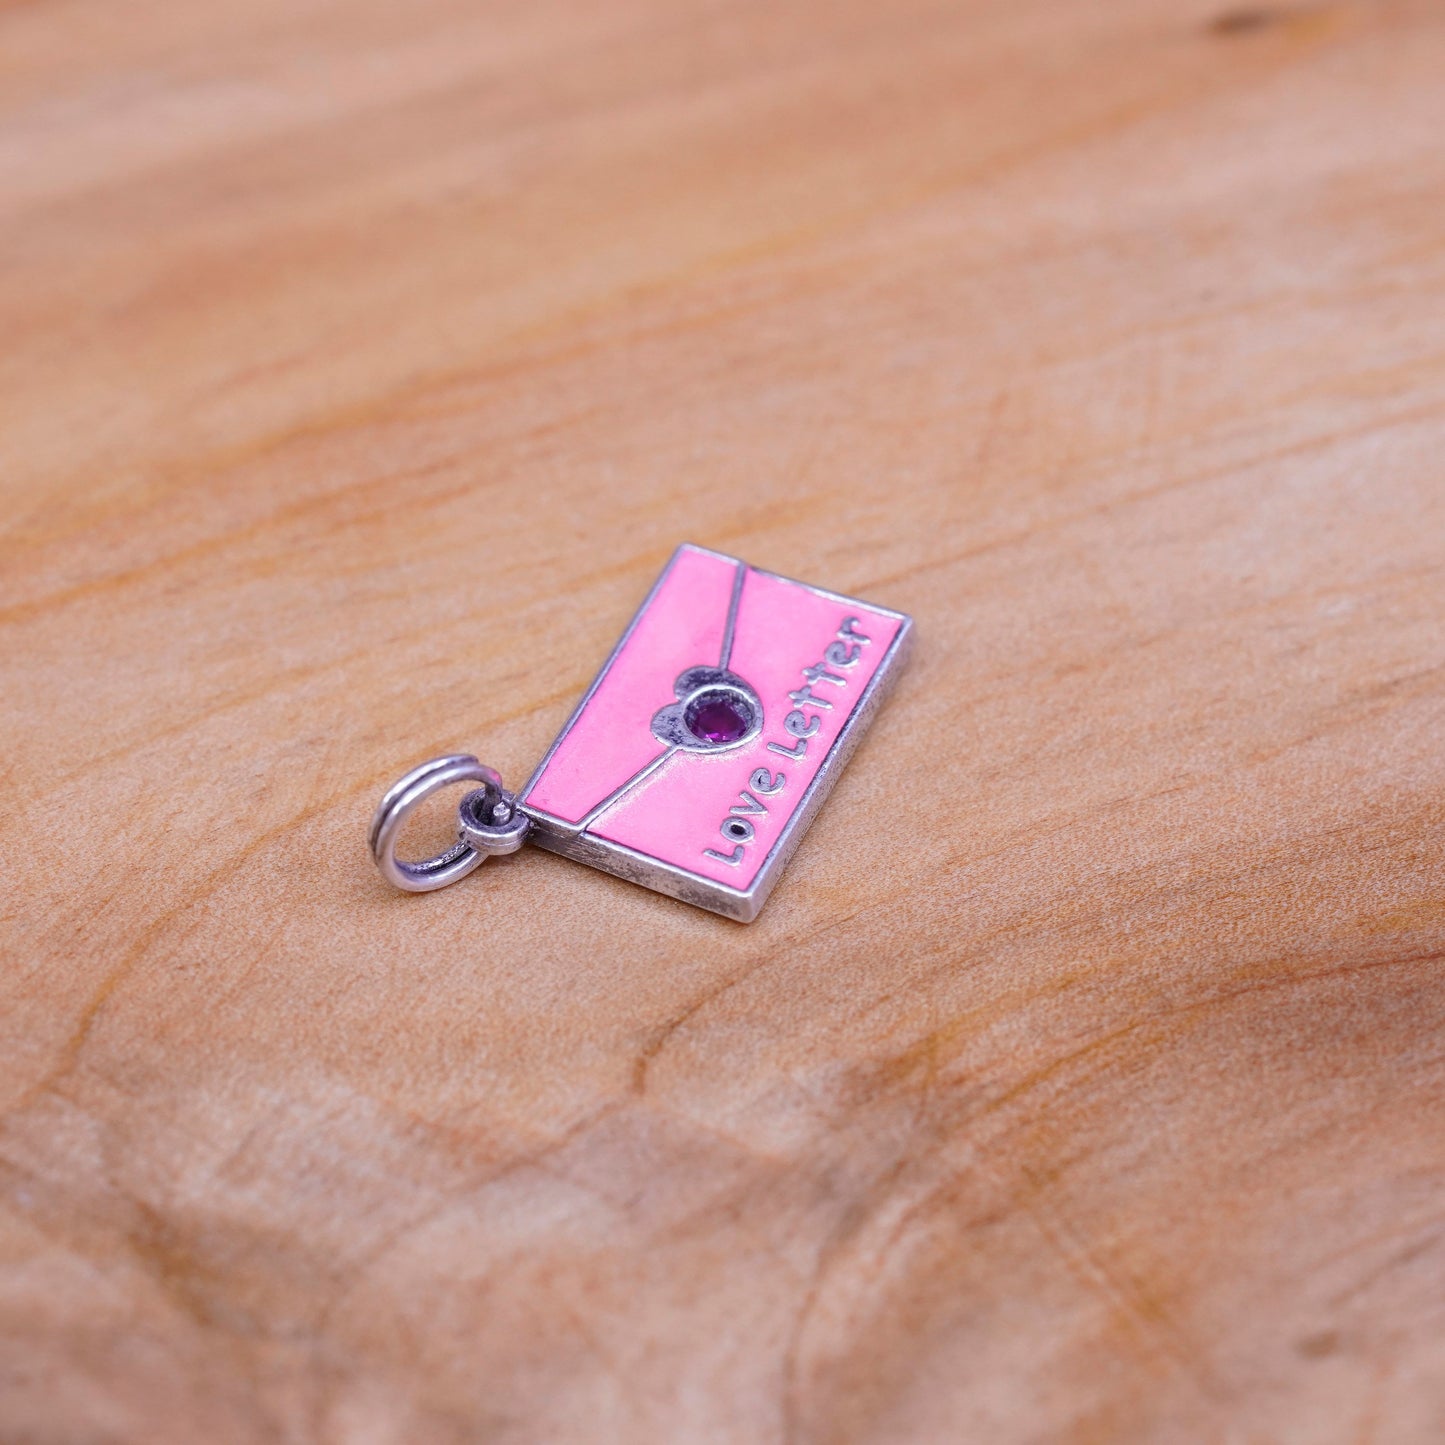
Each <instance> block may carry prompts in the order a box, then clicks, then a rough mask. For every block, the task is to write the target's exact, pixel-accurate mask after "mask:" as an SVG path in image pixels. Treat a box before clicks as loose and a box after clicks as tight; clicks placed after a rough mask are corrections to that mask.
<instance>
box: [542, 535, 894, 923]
mask: <svg viewBox="0 0 1445 1445" xmlns="http://www.w3.org/2000/svg"><path fill="white" fill-rule="evenodd" d="M909 635H910V621H909V619H908V618H907V617H905V616H904V615H903V614H902V613H900V612H893V611H891V610H889V609H888V608H885V607H877V606H874V605H872V604H870V603H866V602H859V601H857V600H856V599H854V598H851V597H840V596H839V595H838V594H837V593H834V592H825V591H823V590H822V589H821V588H818V587H810V586H807V585H806V584H804V583H801V582H793V581H790V580H789V579H788V578H786V577H779V576H776V575H774V574H773V573H771V572H763V571H760V570H759V569H758V568H756V567H749V566H748V565H747V563H745V562H741V561H739V560H738V559H737V558H736V557H727V556H724V555H722V554H721V553H719V552H710V551H707V550H706V549H704V548H702V547H694V546H691V545H685V546H682V547H679V548H678V550H677V551H676V552H675V553H674V554H673V556H672V560H671V561H670V562H669V563H668V564H667V566H666V567H665V568H664V569H663V572H662V575H661V576H660V577H659V578H658V579H657V582H656V584H655V585H654V587H653V589H652V591H651V593H649V594H648V597H647V600H646V601H645V602H644V603H643V604H642V607H641V608H640V609H639V611H638V612H637V615H636V616H635V617H634V618H633V619H632V622H631V624H630V625H629V626H628V628H627V630H626V632H624V633H623V635H622V639H621V641H620V642H619V643H618V644H617V647H616V648H615V649H614V651H613V653H612V656H611V657H609V658H608V659H607V662H606V664H605V665H604V666H603V668H602V671H601V672H600V673H599V674H598V675H597V678H596V680H595V681H594V682H593V684H592V686H591V687H590V688H588V690H587V693H586V695H585V696H584V697H583V699H582V701H581V703H580V704H579V705H578V707H577V710H576V711H575V712H574V713H573V714H572V718H571V720H570V721H569V722H568V724H567V725H566V727H564V728H563V729H562V732H561V734H560V735H559V736H558V738H557V740H556V741H555V742H554V743H553V744H552V746H551V747H550V748H549V749H548V751H547V755H546V756H545V757H544V758H543V759H542V762H541V764H540V766H539V767H538V768H537V770H536V772H535V773H534V774H533V775H532V778H531V780H530V781H529V782H528V783H527V786H526V787H525V788H524V789H523V790H522V792H521V794H520V795H519V796H518V799H517V805H518V807H519V808H520V809H521V811H522V812H524V813H525V814H526V815H527V816H528V817H529V818H530V819H531V820H532V832H531V841H532V842H534V843H538V844H540V845H541V846H542V847H544V848H550V849H552V850H553V851H554V852H557V853H562V854H565V855H566V856H567V857H569V858H576V859H578V860H580V861H581V862H583V863H590V864H592V865H593V867H596V868H603V869H605V870H606V871H607V872H609V873H615V874H617V875H618V876H619V877H622V878H629V879H631V880H632V881H633V882H635V883H642V884H645V885H646V886H647V887H649V888H655V889H657V890H658V891H659V892H662V893H668V894H671V895H672V896H673V897H674V898H681V899H684V900H685V901H686V902H688V903H696V904H699V905H701V906H702V907H704V908H710V909H712V910H713V911H714V912H717V913H723V914H726V915H727V916H728V917H729V918H736V919H741V920H748V919H752V918H754V917H756V916H757V912H758V910H759V909H760V908H761V907H762V905H763V903H764V901H765V900H766V899H767V896H768V894H769V893H770V892H771V891H772V888H773V885H774V884H775V883H776V882H777V880H778V875H779V873H780V872H781V870H782V869H783V867H784V866H785V865H786V864H787V861H788V859H789V857H790V856H791V854H792V852H793V850H794V848H796V847H797V844H798V841H799V839H800V838H801V837H802V835H803V832H804V830H805V829H806V828H807V826H808V824H809V823H810V822H811V821H812V818H813V815H814V813H815V812H816V811H817V809H818V807H819V805H820V804H821V803H822V801H823V799H824V798H825V797H826V796H827V794H828V791H829V789H830V788H831V787H832V786H833V783H834V782H835V781H836V780H837V777H838V773H839V771H840V770H841V768H842V767H843V765H844V764H845V763H846V762H847V760H848V756H849V754H850V753H851V752H852V751H853V748H854V747H855V746H856V744H857V742H858V739H859V738H860V737H861V735H862V733H863V731H864V729H865V728H866V727H867V725H868V722H869V721H870V719H871V718H872V715H873V713H874V711H875V710H876V708H877V707H878V705H879V703H880V702H881V701H882V699H883V697H884V694H885V693H886V691H887V689H888V687H889V685H890V684H891V683H892V682H893V680H894V678H895V677H896V675H897V673H898V669H899V667H900V666H901V664H902V663H903V661H904V657H905V654H906V651H907V647H908V642H909Z"/></svg>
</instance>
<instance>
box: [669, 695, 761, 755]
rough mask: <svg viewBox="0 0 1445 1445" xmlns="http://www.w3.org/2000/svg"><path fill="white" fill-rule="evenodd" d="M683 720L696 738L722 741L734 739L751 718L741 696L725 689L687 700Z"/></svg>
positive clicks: (735, 739) (743, 729)
mask: <svg viewBox="0 0 1445 1445" xmlns="http://www.w3.org/2000/svg"><path fill="white" fill-rule="evenodd" d="M683 721H684V722H685V723H686V724H687V730H688V732H690V733H691V734H692V735H693V737H695V738H697V739H698V741H699V742H704V743H717V744H721V743H735V742H737V740H738V739H739V738H740V737H743V736H744V735H745V734H746V733H747V731H748V728H749V727H751V726H752V721H753V720H752V717H751V716H750V715H749V713H748V711H747V710H746V709H745V708H744V705H743V703H742V701H741V699H739V698H736V697H733V696H732V695H731V694H730V693H726V692H706V693H704V694H703V695H702V696H701V697H698V698H694V699H693V700H692V702H691V703H689V704H688V708H687V712H686V714H685V715H684V717H683Z"/></svg>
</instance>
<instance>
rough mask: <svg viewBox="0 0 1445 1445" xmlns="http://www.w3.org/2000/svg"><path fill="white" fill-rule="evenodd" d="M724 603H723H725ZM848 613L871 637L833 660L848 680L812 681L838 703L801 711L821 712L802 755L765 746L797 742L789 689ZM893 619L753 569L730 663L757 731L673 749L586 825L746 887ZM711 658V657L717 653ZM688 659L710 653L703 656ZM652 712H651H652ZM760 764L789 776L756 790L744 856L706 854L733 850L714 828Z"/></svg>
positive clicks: (874, 663) (850, 705)
mask: <svg viewBox="0 0 1445 1445" xmlns="http://www.w3.org/2000/svg"><path fill="white" fill-rule="evenodd" d="M723 605H724V608H726V603H724V604H723ZM846 617H854V618H856V619H858V623H857V625H858V628H859V630H861V631H863V632H865V633H867V634H868V636H869V637H870V638H871V639H872V641H871V642H869V643H868V644H866V645H864V646H863V647H862V655H861V656H860V657H859V659H858V661H857V662H855V663H854V664H853V665H852V666H851V667H832V666H829V669H828V670H829V671H830V672H833V673H835V674H837V675H839V676H841V677H843V678H844V679H845V680H846V681H845V685H844V686H842V687H837V686H834V685H833V684H830V683H827V682H822V683H819V684H818V685H817V687H816V688H815V691H816V692H818V693H819V694H820V695H822V696H824V697H826V698H828V700H829V701H831V702H833V704H834V706H833V710H832V711H831V712H826V711H823V712H819V711H818V710H816V709H811V708H805V709H804V711H805V713H806V714H807V715H809V716H814V715H816V716H820V717H821V718H822V722H823V726H822V729H821V730H820V731H819V732H818V733H817V734H815V735H814V736H813V737H812V738H810V739H809V740H808V751H807V755H806V757H804V758H803V759H801V760H794V759H792V758H784V757H780V756H779V755H778V754H777V753H774V752H770V751H768V748H767V744H768V743H769V742H777V743H781V744H782V745H784V746H788V747H791V746H793V745H794V744H795V742H796V739H794V738H793V737H792V736H790V734H789V733H788V732H787V730H786V729H785V728H784V726H783V719H784V718H785V717H786V716H787V715H788V713H789V712H791V711H792V710H793V708H794V704H793V703H792V702H791V701H789V699H788V693H789V692H793V691H796V690H797V689H799V688H801V687H802V686H803V685H804V681H805V679H804V677H803V668H805V667H808V666H812V665H815V664H819V663H822V662H823V653H824V651H825V650H826V648H827V647H828V645H829V643H831V642H833V641H835V640H837V634H838V629H839V627H840V626H841V625H842V623H843V620H844V618H846ZM899 625H900V624H899V622H898V621H897V619H896V618H892V617H888V616H885V615H883V614H881V613H878V612H875V611H874V610H873V609H872V608H869V607H866V606H864V605H863V604H862V603H859V602H852V601H847V602H840V601H837V600H835V599H834V598H831V597H822V596H819V595H818V593H816V592H814V591H812V590H811V589H810V588H807V587H804V586H801V585H799V584H798V583H795V582H787V581H784V580H783V579H782V578H779V577H772V576H768V575H766V574H763V573H759V572H753V571H749V572H748V573H747V576H746V579H745V581H744V583H743V592H742V600H741V603H740V605H739V608H738V620H737V627H736V632H735V635H734V641H733V651H732V656H731V659H730V662H729V666H730V667H731V669H732V670H733V671H734V672H736V673H737V674H738V675H739V676H741V677H742V678H744V679H745V680H746V681H747V682H749V683H751V684H752V686H753V687H754V688H755V689H756V691H757V693H758V696H759V697H760V698H761V699H762V704H763V716H764V725H763V731H762V734H761V735H760V736H759V737H758V738H757V739H756V740H755V741H754V742H752V743H750V744H748V745H747V746H746V747H742V748H737V749H733V750H730V751H726V752H718V753H710V754H708V753H688V752H678V753H675V754H674V755H673V756H672V757H671V758H669V759H668V761H667V762H666V763H664V764H663V765H662V767H660V768H659V769H658V770H657V772H656V773H654V774H653V775H652V776H651V777H649V778H648V779H646V781H644V782H643V783H641V784H639V785H638V786H637V787H636V788H634V789H633V790H632V791H631V792H629V793H627V794H626V795H624V796H623V797H622V798H620V799H619V800H618V801H617V802H616V803H614V804H613V805H612V806H611V807H610V808H608V809H607V811H606V812H605V813H603V814H602V815H601V817H600V818H599V819H598V820H597V821H596V822H595V823H594V824H593V825H592V827H591V829H590V830H589V831H590V832H591V833H593V834H595V835H596V836H598V837H599V838H607V839H610V840H611V841H612V842H615V843H621V844H623V845H625V846H626V847H629V848H635V849H636V850H637V851H638V852H641V853H647V854H650V855H651V856H652V857H654V858H660V859H662V860H663V861H664V862H667V863H672V864H675V865H676V866H677V867H679V868H685V869H687V870H688V871H689V872H691V873H697V874H700V875H702V876H703V877H705V878H711V879H714V880H716V881H717V882H719V883H726V884H729V885H731V886H732V887H734V888H739V889H745V888H747V887H748V886H749V884H751V882H752V881H753V879H754V878H755V877H756V876H757V872H758V869H759V868H760V867H761V866H762V864H763V860H764V859H765V858H766V857H767V854H768V850H769V849H770V848H771V847H772V845H773V844H774V843H775V842H776V841H777V839H778V835H779V834H780V833H781V832H782V830H783V828H784V827H785V826H786V824H787V821H788V819H789V818H790V817H791V816H792V814H793V813H794V812H795V811H796V810H797V807H798V805H799V804H800V803H801V802H802V799H803V795H804V793H805V792H806V791H807V788H808V784H809V783H811V782H812V780H813V777H814V775H815V774H816V773H817V770H818V767H819V765H820V764H821V763H822V761H823V759H824V758H825V757H826V756H827V754H828V749H829V747H830V746H831V745H832V743H833V741H834V739H836V738H837V736H838V733H839V732H840V731H841V730H842V727H843V724H844V723H845V722H846V720H847V718H848V717H849V715H850V714H851V713H852V711H853V709H854V708H856V707H857V705H858V703H859V701H860V700H861V699H862V696H863V692H864V689H865V688H866V687H867V684H868V682H869V680H870V679H871V678H872V676H873V674H874V673H875V672H876V671H877V670H878V666H879V664H880V663H881V662H882V660H883V657H884V654H885V653H886V652H887V650H888V647H889V644H890V643H891V642H892V641H893V639H894V637H895V636H896V635H897V632H898V628H899ZM712 656H713V657H714V658H715V657H716V653H715V652H714V653H713V655H712ZM690 660H694V661H699V662H701V661H707V660H710V659H709V658H708V657H707V655H706V654H702V655H699V656H698V657H697V658H696V659H690ZM684 665H686V664H684ZM663 670H664V671H667V669H663ZM677 671H681V668H676V669H674V670H673V671H672V673H671V674H670V676H669V684H670V681H671V676H672V675H675V673H676V672H677ZM671 695H672V694H671V689H670V685H669V688H668V690H667V691H664V692H662V693H659V694H658V695H657V697H658V699H659V701H657V702H655V703H654V705H653V709H652V710H655V708H656V707H658V706H661V705H662V704H663V703H666V702H668V701H670V699H671ZM651 715H652V712H651V711H649V712H648V717H649V718H650V717H651ZM760 767H762V768H768V769H769V770H770V771H772V772H774V773H776V772H779V771H781V772H782V773H784V774H785V775H786V778H787V783H786V785H785V786H784V788H783V789H782V790H781V791H780V792H778V793H776V794H774V795H773V796H772V797H762V796H760V795H759V797H758V801H759V802H761V803H763V804H764V805H765V806H766V807H767V808H768V812H767V813H766V814H748V815H746V816H747V820H748V822H750V823H751V824H752V825H753V827H754V829H755V830H756V836H755V838H754V839H753V841H752V842H750V843H749V844H747V845H746V846H745V847H744V849H743V858H742V861H741V862H740V863H738V864H736V865H733V864H729V863H725V862H722V861H720V860H718V859H715V858H709V857H707V856H706V854H705V853H704V851H703V850H704V849H706V848H713V849H716V850H717V851H718V852H720V853H724V854H726V853H729V852H731V851H732V848H733V846H734V845H733V843H732V842H731V841H730V840H726V839H724V838H723V836H722V834H721V833H720V831H719V829H720V827H721V825H722V824H723V822H724V821H725V820H726V818H727V817H728V809H729V807H731V806H732V805H733V804H734V803H738V802H739V801H740V799H739V794H740V793H741V792H742V791H743V790H744V789H746V788H747V787H748V780H749V779H750V778H751V776H752V774H753V772H754V770H755V769H757V768H760ZM614 786H615V785H614Z"/></svg>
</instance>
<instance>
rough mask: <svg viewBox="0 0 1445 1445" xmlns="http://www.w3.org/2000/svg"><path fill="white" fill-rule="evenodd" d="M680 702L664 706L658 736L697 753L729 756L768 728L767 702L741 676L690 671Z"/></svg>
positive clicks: (657, 719)
mask: <svg viewBox="0 0 1445 1445" xmlns="http://www.w3.org/2000/svg"><path fill="white" fill-rule="evenodd" d="M673 690H674V691H675V692H676V693H677V701H676V702H673V703H669V704H668V705H667V706H666V707H664V708H659V709H658V711H657V712H656V713H655V714H654V715H653V718H652V735H653V737H655V738H656V739H657V740H658V741H659V742H663V743H666V744H667V745H668V746H669V747H673V748H684V749H686V750H687V751H688V752H692V753H716V752H724V751H726V750H728V749H731V748H737V747H741V746H742V745H743V744H744V743H749V742H751V741H752V740H753V739H754V738H755V737H757V735H758V734H759V733H760V732H761V731H762V729H763V704H762V702H761V701H760V700H759V698H758V695H757V693H756V692H754V691H753V689H752V688H751V687H749V686H748V684H747V683H746V682H744V681H743V680H742V678H740V677H739V676H738V675H737V673H735V672H729V671H728V670H727V669H726V668H722V667H690V668H688V670H687V671H686V672H684V673H681V674H679V676H678V679H677V681H676V683H674V684H673Z"/></svg>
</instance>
